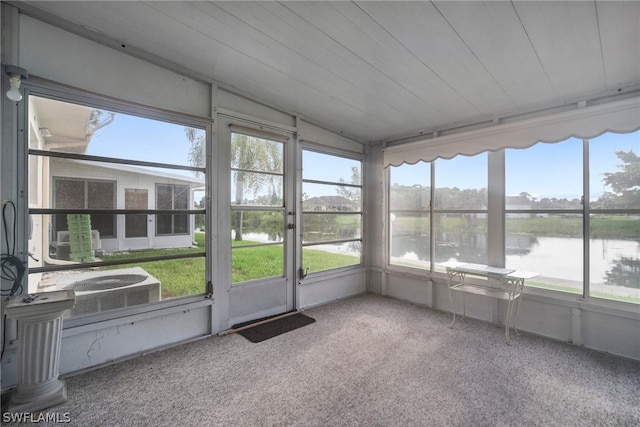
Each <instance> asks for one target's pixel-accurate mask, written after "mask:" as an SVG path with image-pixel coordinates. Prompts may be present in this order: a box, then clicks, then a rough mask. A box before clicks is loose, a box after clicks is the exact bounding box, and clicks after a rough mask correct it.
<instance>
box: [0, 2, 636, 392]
mask: <svg viewBox="0 0 640 427" xmlns="http://www.w3.org/2000/svg"><path fill="white" fill-rule="evenodd" d="M1 19H2V70H3V72H2V95H3V97H2V102H1V108H2V111H1V117H2V131H1V132H2V133H1V138H2V139H1V146H2V150H1V153H0V156H1V157H0V162H1V163H0V168H1V173H2V182H1V184H0V185H1V188H0V191H1V192H2V197H1V198H2V217H3V226H2V227H1V228H0V237H1V241H2V255H3V269H2V295H3V310H4V305H5V301H6V300H7V297H9V296H15V295H23V294H41V293H46V292H50V291H56V290H63V289H74V290H75V298H76V301H75V307H74V308H73V309H72V310H70V311H69V312H67V313H66V314H65V318H64V322H63V329H62V338H61V347H60V359H59V370H60V373H61V374H63V375H71V374H74V373H78V372H85V371H89V370H93V369H97V368H99V367H103V366H105V365H108V364H113V363H117V362H118V361H121V360H125V359H130V358H133V357H136V356H139V355H142V354H145V353H149V352H152V351H155V350H158V349H164V348H168V347H173V346H178V345H181V344H183V343H185V342H189V341H193V340H197V339H200V338H202V337H207V336H211V335H216V334H220V333H223V332H225V331H227V330H229V329H231V328H232V327H233V326H234V325H236V324H239V323H242V322H247V321H252V320H255V319H260V318H264V317H267V316H272V315H278V314H281V313H287V312H291V311H297V310H305V309H310V308H313V307H319V306H322V305H325V304H328V303H332V302H335V301H339V300H343V299H347V298H350V297H354V296H358V295H362V294H365V293H371V294H376V295H381V296H384V297H388V298H392V299H395V300H401V301H406V302H409V303H412V304H415V305H418V306H420V307H424V309H425V310H435V311H443V312H448V313H451V312H452V311H453V312H455V311H454V310H453V309H452V307H453V306H455V307H458V313H459V314H462V313H461V311H460V310H461V308H460V307H462V305H463V304H464V311H465V312H464V314H465V315H466V316H468V317H471V318H475V319H480V320H482V321H486V322H488V323H493V324H495V325H499V326H504V325H505V323H506V322H507V318H508V316H509V313H508V312H510V311H511V307H510V306H509V305H508V302H507V301H502V300H497V299H494V298H491V297H487V296H486V295H477V294H463V293H456V294H455V295H454V296H453V297H451V294H450V289H449V284H450V283H449V279H450V276H449V275H448V274H447V270H446V267H445V266H444V265H443V264H444V263H445V262H454V261H455V262H458V263H467V264H472V265H485V266H491V267H494V268H497V269H506V270H508V271H510V272H513V271H527V272H535V273H536V274H535V275H534V276H531V278H528V279H527V280H526V281H525V283H524V288H523V291H522V295H521V298H520V299H519V300H518V312H517V315H518V317H517V326H518V329H519V330H521V331H523V332H526V333H529V334H534V335H538V336H542V337H546V338H548V339H550V340H556V341H562V342H566V343H571V344H573V345H576V346H583V347H587V348H589V349H592V350H595V351H599V352H604V353H610V354H613V355H615V356H617V357H620V358H624V359H632V360H637V361H640V181H639V179H640V178H639V175H638V168H639V167H640V157H638V156H639V155H640V2H635V1H632V2H628V1H624V2H622V1H621V2H616V1H613V2H612V1H595V2H571V1H568V2H564V1H552V2H504V1H496V2H491V1H489V2H480V1H478V2H475V1H474V2H428V1H425V2H297V1H293V2H235V1H231V2H171V1H169V2H93V1H92V2H88V1H87V2H44V1H43V2H40V1H24V2H23V1H7V2H2V9H1ZM16 70H18V71H16ZM16 76H17V77H18V80H19V82H20V87H19V91H20V94H21V99H20V100H19V101H16V100H12V99H9V97H8V96H5V93H6V92H7V91H8V90H9V89H10V88H11V84H13V83H12V82H13V81H14V80H15V77H16ZM78 230H80V231H78ZM6 259H9V260H16V259H18V260H19V262H18V264H20V265H22V266H24V267H20V266H18V267H16V266H15V265H14V264H12V263H11V262H9V261H7V262H6V265H5V260H6ZM5 267H6V269H5ZM470 281H471V282H472V283H476V284H478V285H479V286H482V285H484V284H485V283H487V282H488V280H487V279H486V278H484V279H483V278H481V277H476V278H472V279H470ZM2 322H3V327H2V328H1V329H2V342H3V355H2V376H1V380H2V391H3V392H7V391H11V390H12V389H13V388H15V386H16V384H17V383H18V360H19V357H18V348H19V342H18V341H19V340H18V339H17V326H16V324H17V323H16V321H15V319H11V318H10V317H8V318H5V317H4V316H3V319H2ZM446 326H447V325H443V329H444V328H446ZM97 337H99V343H98V338H97ZM512 341H513V342H512V344H513V345H515V346H517V345H518V339H517V338H513V337H512ZM96 343H98V344H99V345H97V344H96Z"/></svg>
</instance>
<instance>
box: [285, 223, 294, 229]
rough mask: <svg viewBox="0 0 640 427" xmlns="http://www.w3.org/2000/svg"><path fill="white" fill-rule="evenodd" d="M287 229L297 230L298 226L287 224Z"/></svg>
mask: <svg viewBox="0 0 640 427" xmlns="http://www.w3.org/2000/svg"><path fill="white" fill-rule="evenodd" d="M287 228H288V229H289V230H293V229H294V228H296V225H295V224H294V223H292V222H290V223H289V224H287Z"/></svg>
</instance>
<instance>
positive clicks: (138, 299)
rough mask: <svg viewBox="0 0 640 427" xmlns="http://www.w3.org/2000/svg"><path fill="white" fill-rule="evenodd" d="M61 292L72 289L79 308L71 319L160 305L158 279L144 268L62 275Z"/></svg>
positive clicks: (74, 309) (73, 312)
mask: <svg viewBox="0 0 640 427" xmlns="http://www.w3.org/2000/svg"><path fill="white" fill-rule="evenodd" d="M56 288H57V289H59V290H61V289H65V290H67V289H72V290H73V291H75V294H76V305H75V307H74V308H73V309H72V310H71V311H70V315H71V316H81V315H85V314H91V313H99V312H101V311H107V310H114V309H117V308H124V307H131V306H135V305H140V304H148V303H150V302H154V301H159V300H160V299H161V293H160V291H161V287H160V282H159V281H158V279H156V278H155V277H153V276H152V275H150V274H149V273H147V272H146V271H145V270H143V269H142V268H140V267H132V268H123V269H118V270H105V271H92V272H87V273H79V274H69V275H59V276H58V281H57V286H56Z"/></svg>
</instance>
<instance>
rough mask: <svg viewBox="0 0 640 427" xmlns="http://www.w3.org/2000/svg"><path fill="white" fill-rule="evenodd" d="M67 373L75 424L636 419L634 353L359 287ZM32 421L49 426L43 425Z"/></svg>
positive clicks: (628, 422)
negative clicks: (296, 313) (235, 330)
mask: <svg viewBox="0 0 640 427" xmlns="http://www.w3.org/2000/svg"><path fill="white" fill-rule="evenodd" d="M306 313H307V314H309V315H310V316H312V317H314V318H315V319H316V322H315V323H313V324H311V325H308V326H305V327H304V328H300V329H297V330H294V331H291V332H288V333H286V334H283V335H280V336H278V337H275V338H272V339H270V340H267V341H264V342H262V343H258V344H253V343H251V342H249V341H247V340H246V339H244V338H243V337H241V336H240V335H237V334H234V335H228V336H224V337H212V338H207V339H203V340H200V341H197V342H193V343H189V344H186V345H183V346H180V347H178V348H173V349H169V350H165V351H161V352H157V353H154V354H150V355H147V356H144V357H140V358H137V359H133V360H130V361H128V362H124V363H120V364H118V365H114V366H110V367H106V368H103V369H100V370H97V371H93V372H89V373H85V374H82V375H77V376H73V377H70V378H67V379H66V383H67V387H68V395H69V400H68V401H67V402H66V403H64V404H62V405H59V406H57V407H55V408H52V409H50V410H49V411H50V412H58V413H68V414H69V418H70V419H71V423H70V424H69V425H77V426H132V425H133V426H152V425H153V426H178V425H180V426H182V425H189V426H276V425H277V426H282V425H293V426H630V427H631V426H636V427H637V426H640V363H636V362H633V361H629V360H624V359H620V358H617V357H613V356H610V355H606V354H601V353H597V352H594V351H589V350H586V349H583V348H578V347H575V346H572V345H569V344H565V343H560V342H555V341H551V340H548V339H544V338H540V337H536V336H532V335H528V334H522V335H521V336H518V337H514V340H513V341H514V345H513V346H507V345H505V343H504V330H503V329H502V328H498V327H496V326H493V325H490V324H487V323H484V322H480V321H475V320H470V319H466V320H464V321H463V322H461V323H460V324H457V325H456V328H455V329H449V328H448V327H447V325H448V324H449V322H450V321H451V318H450V316H449V315H448V314H446V313H439V312H435V311H431V310H427V309H425V308H421V307H417V306H414V305H411V304H407V303H403V302H398V301H394V300H391V299H387V298H382V297H378V296H374V295H364V296H360V297H356V298H352V299H349V300H345V301H341V302H337V303H334V304H329V305H326V306H323V307H318V308H315V309H311V310H308V311H306ZM39 425H46V423H40V424H39Z"/></svg>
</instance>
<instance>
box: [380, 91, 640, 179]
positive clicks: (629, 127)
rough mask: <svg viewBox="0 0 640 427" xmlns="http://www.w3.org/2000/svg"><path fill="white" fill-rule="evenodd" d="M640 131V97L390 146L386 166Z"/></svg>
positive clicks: (385, 154)
mask: <svg viewBox="0 0 640 427" xmlns="http://www.w3.org/2000/svg"><path fill="white" fill-rule="evenodd" d="M639 128H640V97H634V98H629V99H624V100H620V101H615V102H611V103H607V104H599V105H594V106H588V107H584V108H578V109H575V110H571V111H565V112H562V113H557V114H551V115H547V116H543V117H536V118H532V119H526V120H522V121H518V122H512V123H506V124H498V125H495V126H491V127H487V128H482V129H476V130H472V131H468V132H462V133H458V134H454V135H445V136H440V137H434V138H431V139H426V140H421V141H417V142H410V143H407V144H399V145H394V146H391V147H386V148H384V150H383V151H384V167H387V166H389V165H391V166H400V165H401V164H402V163H409V164H414V163H416V162H418V161H420V160H423V161H425V162H430V161H433V160H435V159H437V158H443V159H450V158H452V157H455V156H457V155H458V154H464V155H467V156H472V155H475V154H479V153H482V152H484V151H496V150H500V149H503V148H526V147H530V146H532V145H534V144H536V143H538V142H559V141H564V140H565V139H567V138H570V137H572V136H573V137H576V138H581V139H589V138H594V137H596V136H598V135H601V134H603V133H605V132H616V133H628V132H633V131H635V130H638V129H639Z"/></svg>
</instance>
